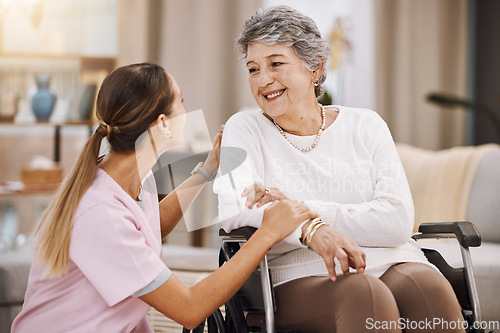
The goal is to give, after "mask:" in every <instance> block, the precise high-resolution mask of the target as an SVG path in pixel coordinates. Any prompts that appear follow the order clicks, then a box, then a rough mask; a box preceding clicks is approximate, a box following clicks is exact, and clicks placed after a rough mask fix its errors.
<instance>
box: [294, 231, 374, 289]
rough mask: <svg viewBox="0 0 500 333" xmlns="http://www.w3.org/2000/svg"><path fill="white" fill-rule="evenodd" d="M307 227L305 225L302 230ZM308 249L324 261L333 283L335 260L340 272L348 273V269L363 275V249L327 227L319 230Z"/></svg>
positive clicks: (364, 256) (334, 278) (335, 277)
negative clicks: (338, 264)
mask: <svg viewBox="0 0 500 333" xmlns="http://www.w3.org/2000/svg"><path fill="white" fill-rule="evenodd" d="M306 227H307V223H306V224H305V225H304V226H303V227H302V230H305V229H304V228H306ZM309 247H310V248H311V250H313V251H314V252H316V253H317V254H319V255H320V256H321V257H322V258H323V260H324V261H325V264H326V268H327V269H328V274H329V275H330V279H331V280H332V281H335V280H336V279H337V274H336V273H335V261H334V258H337V260H338V262H339V263H340V266H341V268H342V272H343V273H344V274H348V273H349V267H352V268H354V269H356V271H357V272H358V273H363V272H364V271H365V267H366V255H365V252H364V251H363V249H362V248H361V247H360V246H359V245H357V244H356V243H355V242H354V241H353V240H352V239H351V238H349V237H347V236H345V235H343V234H341V233H339V232H337V231H335V230H334V229H333V228H331V227H330V226H328V225H325V226H322V227H321V228H319V229H318V230H317V231H316V233H315V234H314V235H313V237H312V239H311V241H310V243H309Z"/></svg>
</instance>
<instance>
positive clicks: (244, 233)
mask: <svg viewBox="0 0 500 333" xmlns="http://www.w3.org/2000/svg"><path fill="white" fill-rule="evenodd" d="M256 230H257V228H254V227H241V228H238V229H234V230H232V231H231V232H225V231H224V229H222V228H221V229H219V236H221V237H243V238H245V239H246V240H249V239H250V237H252V235H253V233H254V232H255V231H256Z"/></svg>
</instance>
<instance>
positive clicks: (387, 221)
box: [214, 6, 462, 332]
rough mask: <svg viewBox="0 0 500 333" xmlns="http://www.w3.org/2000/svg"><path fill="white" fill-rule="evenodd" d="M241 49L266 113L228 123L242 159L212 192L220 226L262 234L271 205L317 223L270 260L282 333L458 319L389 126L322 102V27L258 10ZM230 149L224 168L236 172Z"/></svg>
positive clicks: (286, 11)
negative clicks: (423, 237) (422, 238)
mask: <svg viewBox="0 0 500 333" xmlns="http://www.w3.org/2000/svg"><path fill="white" fill-rule="evenodd" d="M237 44H238V46H239V48H240V49H241V51H242V53H243V55H244V59H245V62H246V66H247V68H248V73H249V83H250V90H251V92H252V94H253V97H254V99H255V101H256V102H257V104H258V106H259V107H260V109H261V111H245V112H238V113H237V114H235V115H233V116H232V117H231V118H230V119H229V121H228V122H227V123H226V126H225V130H224V135H223V139H222V146H223V147H228V146H230V147H238V148H240V149H242V150H244V151H245V152H246V158H245V159H244V161H243V162H242V163H241V165H239V166H238V167H237V168H235V169H234V170H232V171H231V173H230V174H228V175H223V176H222V177H219V178H218V179H217V181H216V183H215V184H214V191H215V192H216V193H217V194H218V195H219V215H220V219H221V220H222V221H223V225H224V228H225V229H226V231H231V230H232V229H235V228H238V227H241V226H248V225H249V226H254V227H259V226H260V225H261V221H262V216H263V209H264V208H265V207H266V206H267V204H268V203H269V202H270V201H273V200H275V199H282V198H285V197H288V198H292V199H295V200H298V201H302V202H304V203H305V204H306V205H307V206H308V207H309V208H310V209H311V210H313V211H315V212H316V213H318V214H319V216H320V218H321V219H320V220H319V219H314V220H308V221H306V222H304V223H303V224H301V225H300V226H299V228H297V230H296V231H295V232H294V233H292V234H291V235H290V236H289V237H287V238H286V239H285V240H284V241H282V242H280V243H278V244H276V245H275V246H273V247H272V249H271V250H270V252H269V258H270V260H269V264H270V267H271V273H272V278H273V284H274V286H275V287H276V288H275V294H276V301H277V313H276V314H275V320H276V324H277V326H278V328H282V329H294V330H300V331H301V332H363V331H374V330H377V329H381V328H382V329H384V332H398V331H401V329H405V331H406V332H410V331H412V330H411V329H410V328H411V327H412V324H411V322H410V321H415V322H421V321H425V320H427V321H431V322H432V321H433V319H434V318H439V319H441V320H443V321H450V322H451V321H454V322H455V323H456V322H457V320H461V318H462V317H461V311H460V306H459V304H458V301H457V299H456V297H455V295H454V292H453V290H452V288H451V286H450V284H449V283H448V281H447V280H446V279H445V278H444V277H443V276H442V275H441V274H440V273H439V271H438V270H437V269H436V268H435V267H434V266H432V265H431V264H430V263H429V262H428V261H427V259H426V258H425V256H424V254H423V253H422V251H421V250H420V248H419V247H418V245H417V244H416V243H415V242H414V241H413V240H411V238H410V236H411V230H412V226H413V204H412V198H411V194H410V190H409V187H408V183H407V179H406V176H405V174H404V171H403V168H402V165H401V162H400V160H399V157H398V154H397V151H396V149H395V146H394V142H393V139H392V137H391V134H390V132H389V129H388V127H387V125H386V123H385V122H384V121H383V120H382V119H381V118H380V116H379V115H378V114H377V113H375V112H373V111H370V110H366V109H357V108H348V107H344V106H337V105H335V106H323V105H320V104H319V103H318V101H317V97H318V96H320V95H321V91H322V84H323V83H324V82H325V78H326V71H325V68H324V65H325V63H326V61H327V58H328V46H327V44H326V42H325V41H324V40H323V39H322V38H321V35H320V32H319V31H318V28H317V27H316V25H315V23H314V22H313V21H312V20H311V19H310V18H309V17H307V16H305V15H303V14H301V13H300V12H297V11H295V10H293V9H291V8H289V7H286V6H279V7H274V8H271V9H267V10H259V11H257V12H255V13H254V14H253V15H252V17H251V18H250V19H248V20H247V21H246V22H245V24H244V26H243V29H242V32H241V35H240V37H239V39H238V41H237ZM225 151H226V152H228V153H225ZM225 151H224V150H223V152H222V156H221V168H222V169H224V168H225V165H238V164H239V163H240V162H239V161H237V160H236V159H237V158H238V157H237V156H236V155H235V154H229V152H230V151H234V149H233V150H225ZM240 159H241V158H240ZM226 169H227V167H226ZM260 319H261V318H260V317H259V316H249V317H248V318H247V321H248V322H249V323H250V324H251V325H259V324H258V322H259V320H260ZM413 326H414V324H413ZM413 328H415V327H413ZM417 328H418V329H419V332H422V331H425V330H422V326H418V327H417ZM424 328H425V327H424ZM440 329H441V327H431V328H430V331H433V332H436V331H440Z"/></svg>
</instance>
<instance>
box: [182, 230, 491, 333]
mask: <svg viewBox="0 0 500 333" xmlns="http://www.w3.org/2000/svg"><path fill="white" fill-rule="evenodd" d="M255 230H256V229H255V228H252V227H243V228H239V229H236V230H233V231H231V232H230V233H226V232H225V231H224V230H222V229H221V230H220V231H219V235H220V236H222V237H223V238H222V246H221V249H220V253H219V266H221V265H223V264H224V262H226V261H227V260H229V259H230V258H231V257H232V256H233V255H234V254H235V253H236V252H237V251H238V249H239V248H240V247H241V246H242V244H244V243H245V242H246V241H247V240H248V239H249V238H250V237H251V236H252V234H253V233H254V232H255ZM412 238H413V239H415V240H418V239H423V238H456V239H457V241H458V243H459V245H460V251H461V254H462V260H463V267H460V268H453V267H451V266H450V265H449V264H448V263H447V262H446V260H445V259H444V258H443V257H442V256H441V254H440V253H439V252H437V251H436V250H433V249H426V248H423V249H422V250H423V252H424V254H425V256H426V257H427V259H428V260H429V261H430V262H431V263H432V264H434V265H435V266H436V267H437V268H438V269H439V270H440V271H441V273H442V274H443V275H444V276H445V277H446V279H447V280H448V281H449V282H450V284H451V285H452V287H453V290H454V291H455V294H456V296H457V299H458V301H459V303H460V305H461V307H462V314H463V317H464V321H466V322H467V324H468V325H467V327H468V328H467V330H466V332H467V333H483V332H484V330H483V329H480V328H475V327H474V323H475V322H481V309H480V305H479V297H478V294H477V289H476V283H475V280H474V275H473V271H472V261H471V256H470V252H469V248H470V247H478V246H480V245H481V236H480V235H479V233H478V231H477V229H476V227H475V226H474V224H473V223H471V222H468V221H461V222H439V223H423V224H421V225H420V227H419V230H418V233H416V234H414V235H413V236H412ZM224 307H225V317H224V316H223V315H222V312H221V311H220V309H219V310H217V311H216V312H214V314H212V315H211V316H210V317H209V318H207V320H206V323H207V325H208V332H209V333H216V332H221V333H253V332H267V333H271V332H272V333H281V332H283V333H284V332H289V333H293V332H292V331H281V330H276V329H275V326H274V312H275V311H276V304H275V302H274V294H273V288H272V282H271V273H270V270H269V267H268V263H267V257H264V259H263V260H262V261H261V263H260V265H259V267H258V268H257V269H256V270H255V271H254V272H253V273H252V275H251V276H250V277H249V278H248V280H247V281H246V282H245V283H244V285H243V286H242V287H241V288H240V290H239V291H238V292H237V293H236V294H235V295H234V296H233V297H232V298H231V299H230V300H229V301H227V302H226V303H225V305H224ZM248 312H260V313H262V312H264V313H265V320H263V321H262V322H261V327H249V326H248V324H247V322H246V319H245V313H248ZM204 327H205V322H203V323H202V324H200V326H199V327H198V328H196V329H194V330H193V331H192V332H193V333H201V332H203V331H204ZM183 332H184V333H187V332H190V331H189V330H187V329H184V330H183ZM490 333H492V332H490Z"/></svg>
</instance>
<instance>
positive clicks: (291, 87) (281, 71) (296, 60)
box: [246, 43, 316, 118]
mask: <svg viewBox="0 0 500 333" xmlns="http://www.w3.org/2000/svg"><path fill="white" fill-rule="evenodd" d="M246 60H247V68H248V72H249V79H248V80H249V82H250V89H251V91H252V95H253V97H254V99H255V101H256V102H257V104H258V105H259V107H260V108H261V109H262V110H263V111H264V112H265V113H266V114H268V115H269V116H271V117H272V118H275V117H279V116H281V115H283V114H284V113H285V112H287V111H292V112H293V110H294V109H297V108H300V107H301V105H302V104H304V103H306V102H310V99H311V98H312V99H315V98H316V96H315V94H314V85H313V82H314V81H315V75H314V73H313V72H312V71H310V70H308V69H307V68H306V67H305V65H304V63H303V61H302V59H301V58H300V57H298V56H297V54H296V53H295V51H294V50H293V48H292V47H290V46H284V45H280V44H276V45H265V44H261V43H254V44H250V45H248V50H247V58H246Z"/></svg>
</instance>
